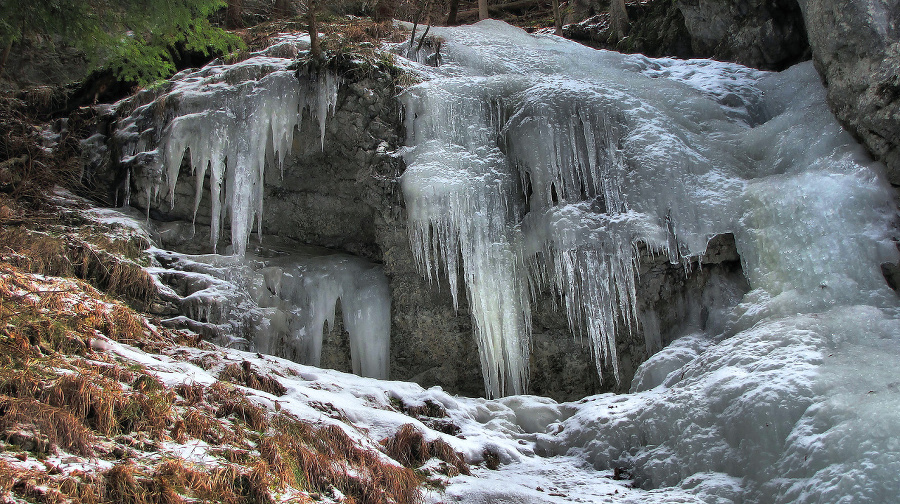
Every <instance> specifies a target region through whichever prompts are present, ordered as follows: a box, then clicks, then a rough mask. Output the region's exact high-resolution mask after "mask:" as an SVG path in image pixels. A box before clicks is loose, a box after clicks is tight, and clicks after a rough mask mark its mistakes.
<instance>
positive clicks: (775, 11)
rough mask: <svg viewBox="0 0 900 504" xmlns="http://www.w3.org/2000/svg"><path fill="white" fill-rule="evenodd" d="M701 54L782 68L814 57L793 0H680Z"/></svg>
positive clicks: (692, 37) (755, 65) (757, 66)
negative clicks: (811, 56)
mask: <svg viewBox="0 0 900 504" xmlns="http://www.w3.org/2000/svg"><path fill="white" fill-rule="evenodd" d="M677 5H678V8H679V9H680V10H681V13H682V14H683V15H684V22H685V25H686V26H687V29H688V31H689V32H690V34H691V45H692V47H693V49H694V52H695V54H696V55H697V56H700V57H712V58H714V59H719V60H724V61H733V62H736V63H740V64H742V65H747V66H750V67H754V68H761V69H766V70H782V69H784V68H787V67H788V66H790V65H793V64H795V63H798V62H800V61H803V60H807V59H809V44H808V43H807V41H806V31H805V29H804V25H803V17H802V14H801V11H800V7H799V6H798V5H797V3H796V1H793V0H677Z"/></svg>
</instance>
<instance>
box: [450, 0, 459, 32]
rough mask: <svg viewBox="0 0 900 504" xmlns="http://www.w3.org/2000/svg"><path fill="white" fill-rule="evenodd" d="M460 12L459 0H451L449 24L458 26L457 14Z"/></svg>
mask: <svg viewBox="0 0 900 504" xmlns="http://www.w3.org/2000/svg"><path fill="white" fill-rule="evenodd" d="M458 12H459V0H450V15H449V16H447V25H448V26H456V23H457V21H456V14H457V13H458Z"/></svg>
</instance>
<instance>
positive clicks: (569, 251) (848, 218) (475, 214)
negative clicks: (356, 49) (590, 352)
mask: <svg viewBox="0 0 900 504" xmlns="http://www.w3.org/2000/svg"><path fill="white" fill-rule="evenodd" d="M435 32H436V36H439V37H441V38H442V39H443V40H444V41H445V42H444V44H443V46H442V47H443V54H442V56H443V61H444V65H442V66H441V67H438V68H431V67H427V66H424V65H418V64H415V63H409V67H410V68H411V69H413V70H414V71H417V72H419V75H420V76H421V77H422V79H423V82H422V83H420V84H418V85H416V86H413V87H411V88H409V89H408V90H407V91H406V92H405V93H404V94H403V95H402V96H401V100H402V102H403V104H404V107H405V120H406V129H407V134H408V138H407V147H406V148H405V150H404V157H405V160H406V162H407V164H408V168H407V170H406V172H405V173H404V175H403V177H402V188H403V194H404V197H405V199H406V203H407V208H408V212H409V214H408V216H409V229H410V241H411V245H412V247H413V249H414V251H415V254H416V258H417V260H418V261H419V265H420V267H421V269H422V270H423V273H424V274H426V275H427V276H429V277H434V276H435V275H437V274H446V275H447V276H448V279H449V282H450V285H451V288H452V289H453V291H454V295H456V290H457V278H461V279H462V281H463V282H464V286H463V287H464V289H465V292H466V295H467V297H468V300H469V303H470V305H471V306H472V310H471V313H472V318H473V321H474V325H475V332H476V337H477V340H478V344H479V349H480V351H481V355H482V361H483V363H484V376H485V386H486V389H487V393H488V394H490V395H494V396H497V395H501V394H510V393H520V392H523V391H524V390H525V384H526V383H527V360H528V350H529V328H530V322H529V320H530V308H529V304H530V303H531V302H533V299H534V298H533V296H535V294H536V293H537V292H539V291H541V290H544V289H550V291H551V292H555V293H556V294H557V295H558V297H559V298H560V299H561V300H562V303H563V305H564V309H565V311H566V313H567V315H568V319H569V324H570V326H571V328H572V330H573V332H574V333H576V334H578V333H581V332H582V331H584V332H586V333H587V334H588V335H590V339H591V342H592V345H593V348H594V355H595V356H596V359H597V365H598V366H601V365H609V366H612V367H613V368H614V367H615V365H616V346H615V334H616V332H618V331H623V330H629V328H632V327H634V325H635V324H636V323H637V320H638V319H639V317H638V316H637V313H636V301H635V274H636V267H635V266H636V261H637V256H636V248H637V246H638V244H644V245H646V246H647V247H649V248H650V249H651V250H653V251H656V252H657V253H660V254H664V255H665V256H667V257H668V258H669V260H670V261H672V262H676V263H677V262H683V263H685V264H686V259H688V258H690V257H693V256H698V255H700V254H702V253H703V252H704V250H705V248H706V245H707V242H708V240H710V238H712V237H713V236H715V235H717V234H721V233H733V234H734V235H735V238H736V243H737V247H738V250H739V252H740V255H741V258H742V261H743V266H744V271H745V274H746V275H747V277H748V280H749V282H750V285H751V291H750V292H749V293H747V294H746V295H745V296H744V297H743V299H742V301H741V302H740V304H739V305H738V306H737V307H736V308H735V309H733V310H732V311H731V313H729V314H728V315H727V317H726V321H725V323H724V330H723V331H722V332H718V333H697V334H694V335H690V336H685V337H683V338H680V339H678V340H676V341H675V342H674V343H673V344H671V345H670V346H669V347H667V348H666V349H664V350H663V351H661V352H659V353H658V354H656V355H655V356H653V357H651V359H650V360H649V361H648V362H646V363H645V364H644V365H643V366H642V367H641V368H640V369H639V370H638V373H637V375H636V377H635V380H634V382H633V389H632V390H633V393H632V394H629V395H622V396H615V395H601V396H596V397H593V398H588V399H585V400H583V401H581V402H579V403H577V405H574V403H573V407H574V408H576V409H577V411H578V412H577V413H576V414H575V415H573V416H571V417H570V418H568V419H561V420H560V421H559V422H558V423H557V424H553V425H550V427H549V428H548V431H547V433H545V434H541V435H539V440H540V441H539V443H538V444H539V445H541V446H542V447H543V449H545V450H546V451H547V452H548V453H556V454H560V455H562V454H569V455H576V456H579V457H585V458H586V459H587V460H589V461H590V462H591V463H593V464H594V465H595V467H597V468H610V467H627V468H629V470H632V471H634V475H635V482H636V483H637V484H638V485H641V486H643V487H644V488H658V487H679V488H680V490H679V491H683V492H686V493H688V494H690V495H695V496H697V499H698V500H699V501H702V502H738V501H740V502H759V503H762V502H767V503H772V502H809V503H813V502H839V501H840V502H845V501H846V502H849V501H850V500H852V501H854V502H891V501H893V499H895V498H896V496H897V495H900V487H898V485H900V483H898V478H897V474H898V471H900V446H898V444H897V440H898V439H900V431H898V425H900V417H898V412H900V397H898V392H897V381H896V377H895V375H896V372H895V369H896V365H897V363H898V362H900V322H898V320H900V315H898V307H900V303H898V297H897V294H896V293H895V292H894V291H892V290H891V289H890V288H889V286H888V285H887V283H886V282H885V279H884V278H883V276H882V274H881V270H880V267H881V264H883V263H888V262H890V263H897V262H898V249H897V245H896V238H897V236H896V230H897V228H896V224H897V221H898V219H897V217H898V214H897V207H896V201H895V199H894V198H895V195H894V193H893V191H892V190H891V189H890V187H889V186H888V185H887V184H886V183H885V181H884V180H883V176H882V174H881V172H882V170H883V168H882V167H881V166H880V165H878V164H877V163H875V162H873V161H871V159H870V158H869V157H868V155H867V154H866V153H865V152H864V151H863V150H862V148H861V147H860V146H859V145H858V144H857V143H856V142H855V141H854V140H853V139H852V138H851V137H850V135H849V134H847V133H846V132H844V131H843V130H842V129H841V127H840V126H839V125H838V123H837V122H836V121H835V119H834V117H833V116H832V115H831V113H830V112H829V111H828V109H827V106H826V104H825V92H824V89H823V88H822V85H821V84H820V81H819V78H818V76H817V74H816V72H815V70H814V69H813V67H812V65H811V64H803V65H799V66H797V67H794V68H791V69H789V70H787V71H784V72H781V73H768V72H762V71H756V70H751V69H748V68H745V67H741V66H738V65H733V64H726V63H719V62H714V61H707V60H692V61H677V60H671V59H649V58H646V57H643V56H640V55H622V54H618V53H613V52H606V51H595V50H592V49H589V48H586V47H583V46H580V45H578V44H575V43H571V42H568V41H565V40H563V39H560V38H557V37H553V36H549V35H537V36H532V35H528V34H526V33H525V32H524V31H522V30H519V29H516V28H512V27H510V26H507V25H505V24H502V23H499V22H495V21H484V22H481V23H478V24H476V25H473V26H467V27H461V28H455V29H437V30H435ZM676 494H678V495H682V496H683V495H684V494H683V493H682V494H679V493H678V492H676V493H673V494H672V495H673V497H672V498H673V499H675V500H674V501H677V502H687V501H685V500H678V499H679V498H682V497H678V495H676ZM654 495H655V496H656V497H658V498H659V500H658V501H654V502H663V501H668V499H667V498H666V495H668V494H664V493H658V494H654ZM847 496H856V497H858V499H855V498H851V499H850V500H846V497H847ZM650 497H653V496H652V495H650V496H648V498H650ZM676 497H677V498H676ZM654 498H655V497H654ZM651 500H652V499H651ZM691 502H693V501H691Z"/></svg>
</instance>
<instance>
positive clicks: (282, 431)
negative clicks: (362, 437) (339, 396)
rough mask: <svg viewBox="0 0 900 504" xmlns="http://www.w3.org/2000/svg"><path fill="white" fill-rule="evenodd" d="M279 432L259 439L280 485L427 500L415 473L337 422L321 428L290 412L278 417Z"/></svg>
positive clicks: (362, 497)
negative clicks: (364, 445) (362, 443)
mask: <svg viewBox="0 0 900 504" xmlns="http://www.w3.org/2000/svg"><path fill="white" fill-rule="evenodd" d="M272 423H273V427H274V430H275V432H276V434H275V435H274V436H268V437H266V438H264V439H262V440H261V441H260V446H259V452H260V456H261V457H262V458H263V460H265V461H266V463H267V464H268V465H269V467H270V469H271V471H272V472H273V473H274V475H275V480H276V481H277V482H278V483H279V484H280V485H290V486H294V487H299V488H306V489H309V490H314V491H317V492H321V491H324V490H326V489H328V488H329V487H330V486H334V487H335V488H337V489H338V490H340V491H341V492H342V493H343V494H345V495H347V496H348V497H349V498H351V499H353V502H360V503H371V504H382V503H383V504H387V503H397V504H413V503H418V502H421V501H422V494H421V492H420V490H419V485H420V483H421V481H420V479H419V478H418V476H416V474H415V473H414V472H413V471H412V470H410V469H408V468H406V467H401V466H398V465H395V464H393V463H391V461H389V460H387V459H385V458H384V457H383V456H382V455H381V454H379V453H378V452H376V451H374V450H371V449H364V448H362V447H361V446H360V444H359V443H358V442H356V441H354V440H353V439H351V438H350V436H348V435H347V433H346V432H344V430H343V429H341V428H340V427H337V426H335V425H329V426H326V427H320V428H316V427H313V426H311V425H309V424H308V423H304V422H300V421H297V420H295V419H293V418H291V417H289V416H287V415H283V414H281V415H278V416H276V417H275V418H274V419H273V422H272Z"/></svg>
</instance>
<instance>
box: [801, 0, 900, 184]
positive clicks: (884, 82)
mask: <svg viewBox="0 0 900 504" xmlns="http://www.w3.org/2000/svg"><path fill="white" fill-rule="evenodd" d="M800 5H801V6H802V7H803V13H804V18H805V20H806V30H807V32H808V33H809V43H810V46H811V47H812V54H813V60H814V61H815V65H816V69H817V70H818V71H819V75H821V76H822V79H823V80H824V82H825V86H826V87H827V88H828V103H829V105H830V106H831V109H832V111H834V114H835V116H837V118H838V120H840V121H841V123H843V124H844V126H845V127H847V128H848V129H849V130H850V131H851V132H853V133H854V134H855V135H856V136H857V137H858V138H859V139H860V140H861V141H862V142H863V143H864V144H865V145H866V147H867V148H868V149H869V151H870V152H871V153H872V154H873V155H874V156H875V157H876V158H878V159H880V160H882V161H884V163H885V164H886V165H887V167H888V179H889V180H890V181H891V183H892V184H894V185H895V186H896V185H900V2H897V1H896V0H844V1H840V2H838V1H834V0H800Z"/></svg>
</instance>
